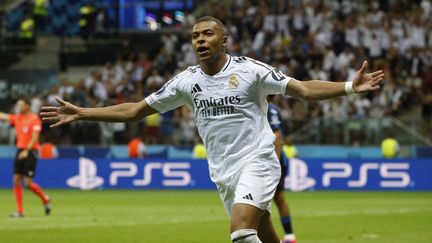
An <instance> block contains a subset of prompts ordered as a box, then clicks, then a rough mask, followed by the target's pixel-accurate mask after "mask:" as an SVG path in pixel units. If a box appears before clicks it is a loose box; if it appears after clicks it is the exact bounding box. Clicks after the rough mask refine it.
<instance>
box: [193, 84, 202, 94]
mask: <svg viewBox="0 0 432 243" xmlns="http://www.w3.org/2000/svg"><path fill="white" fill-rule="evenodd" d="M197 92H202V89H201V87H200V86H199V85H198V84H195V85H194V86H193V88H192V91H191V94H195V93H197Z"/></svg>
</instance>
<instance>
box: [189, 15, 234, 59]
mask: <svg viewBox="0 0 432 243" xmlns="http://www.w3.org/2000/svg"><path fill="white" fill-rule="evenodd" d="M226 43H227V36H226V35H225V32H224V31H223V30H222V28H220V27H219V26H218V25H217V24H216V23H215V22H213V21H205V22H200V23H197V24H195V25H194V27H193V28H192V47H193V49H194V52H195V55H196V57H197V59H198V61H199V62H203V61H216V60H215V59H217V58H221V57H222V56H223V55H221V54H225V47H226Z"/></svg>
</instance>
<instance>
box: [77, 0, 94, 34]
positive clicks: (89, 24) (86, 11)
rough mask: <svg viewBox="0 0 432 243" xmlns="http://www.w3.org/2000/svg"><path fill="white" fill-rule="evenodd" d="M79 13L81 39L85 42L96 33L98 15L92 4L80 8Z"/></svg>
mask: <svg viewBox="0 0 432 243" xmlns="http://www.w3.org/2000/svg"><path fill="white" fill-rule="evenodd" d="M79 13H80V19H79V26H80V32H81V37H82V38H83V40H88V38H89V37H91V36H92V35H93V32H94V27H95V14H96V10H95V7H94V6H93V5H92V4H90V3H86V4H84V5H83V6H82V7H81V8H80V10H79Z"/></svg>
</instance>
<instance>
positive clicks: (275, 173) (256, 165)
mask: <svg viewBox="0 0 432 243" xmlns="http://www.w3.org/2000/svg"><path fill="white" fill-rule="evenodd" d="M280 177H281V167H280V163H279V161H278V159H277V157H276V154H273V155H271V156H270V157H269V158H267V159H266V160H262V161H251V162H249V163H247V164H246V165H245V166H244V167H243V168H242V170H240V171H239V172H238V173H236V174H235V176H233V177H232V178H230V180H227V181H225V182H220V183H216V187H217V189H218V192H219V196H220V197H221V199H222V202H223V204H224V206H225V210H226V211H227V213H228V215H230V216H231V212H232V208H233V206H234V204H237V203H245V204H249V205H252V206H255V207H257V208H259V209H261V210H267V211H269V212H270V209H271V201H272V199H273V196H274V194H275V192H276V187H277V185H278V183H279V180H280Z"/></svg>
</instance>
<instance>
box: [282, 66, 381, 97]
mask: <svg viewBox="0 0 432 243" xmlns="http://www.w3.org/2000/svg"><path fill="white" fill-rule="evenodd" d="M367 66H368V63H367V62H366V61H364V62H363V65H362V67H361V68H360V70H359V71H358V72H357V75H356V76H355V78H354V80H353V81H352V83H351V82H329V81H321V80H311V81H304V82H302V81H297V80H295V79H291V80H290V81H289V82H288V85H287V88H286V92H285V94H286V95H290V96H293V97H299V98H303V99H305V100H326V99H331V98H335V97H339V96H343V95H346V94H349V93H363V92H368V91H373V90H377V89H379V88H380V84H381V83H382V81H383V79H384V72H383V71H382V70H379V71H376V72H373V73H366V72H365V71H366V69H367Z"/></svg>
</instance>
